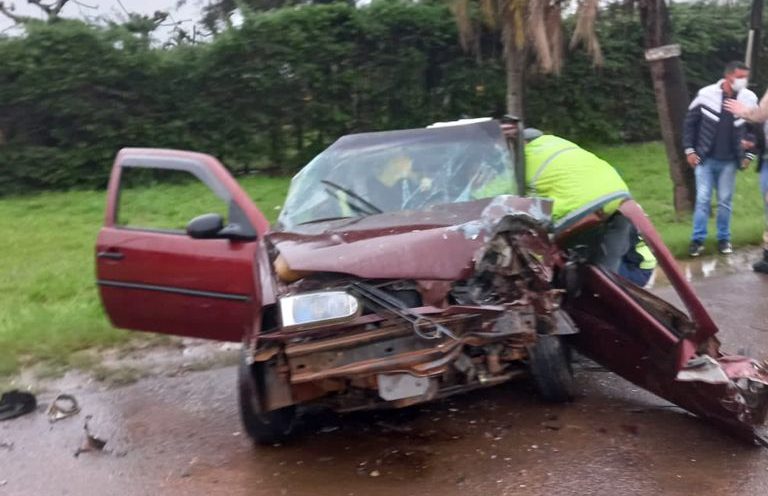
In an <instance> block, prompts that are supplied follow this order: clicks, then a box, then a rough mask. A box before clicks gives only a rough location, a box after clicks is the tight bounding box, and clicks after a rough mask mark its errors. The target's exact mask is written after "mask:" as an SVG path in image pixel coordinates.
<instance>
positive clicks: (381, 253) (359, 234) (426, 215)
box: [268, 195, 552, 280]
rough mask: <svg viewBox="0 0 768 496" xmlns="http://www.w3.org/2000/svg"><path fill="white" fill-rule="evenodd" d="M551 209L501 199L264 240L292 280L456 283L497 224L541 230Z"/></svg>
mask: <svg viewBox="0 0 768 496" xmlns="http://www.w3.org/2000/svg"><path fill="white" fill-rule="evenodd" d="M551 205H552V203H551V202H550V201H548V200H544V199H541V198H523V197H517V196H510V195H504V196H499V197H496V198H494V199H493V200H487V199H485V200H477V201H473V202H465V203H456V204H448V205H440V208H435V209H430V210H424V211H402V212H392V213H383V214H379V215H372V216H368V217H358V218H354V219H341V220H335V221H328V222H319V223H315V224H308V225H306V226H296V227H295V228H294V230H293V231H291V232H275V233H272V234H269V235H268V236H269V240H270V242H271V243H273V244H274V246H275V248H277V250H278V251H279V253H280V255H281V256H282V258H284V259H285V261H286V262H287V265H288V266H289V267H290V269H291V270H292V271H295V272H300V273H313V272H335V273H344V274H349V275H354V276H357V277H364V278H376V279H398V278H405V279H411V280H461V279H466V278H467V277H469V276H470V275H471V273H472V269H473V265H474V261H475V260H476V258H477V255H478V250H480V249H481V248H482V247H483V246H484V244H485V243H486V242H487V241H488V240H489V239H490V238H491V237H492V236H493V234H494V232H495V231H496V229H497V227H498V225H499V223H500V221H501V219H503V218H504V217H510V218H514V217H516V216H524V217H526V218H528V219H531V220H535V221H538V222H541V223H542V224H543V225H546V223H548V222H549V215H550V212H551ZM371 260H375V261H376V263H371Z"/></svg>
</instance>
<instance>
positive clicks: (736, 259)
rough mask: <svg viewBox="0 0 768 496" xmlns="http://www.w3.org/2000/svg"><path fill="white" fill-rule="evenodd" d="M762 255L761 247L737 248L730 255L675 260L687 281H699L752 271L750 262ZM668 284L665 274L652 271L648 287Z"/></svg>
mask: <svg viewBox="0 0 768 496" xmlns="http://www.w3.org/2000/svg"><path fill="white" fill-rule="evenodd" d="M761 256H762V249H759V248H748V249H743V250H737V251H735V252H734V253H732V254H731V255H717V256H711V257H700V258H684V259H680V260H678V261H677V265H678V267H680V270H681V271H682V272H683V275H684V276H685V278H686V279H687V280H688V281H689V282H695V281H701V280H703V279H710V278H713V277H720V276H726V275H731V274H738V273H744V272H751V271H752V264H753V263H755V262H756V261H757V260H758V259H759V258H760V257H761ZM665 286H669V280H668V279H667V277H666V275H664V273H663V272H662V271H660V270H658V269H656V270H655V271H654V272H653V276H651V279H650V281H648V286H647V288H648V289H653V288H661V287H665Z"/></svg>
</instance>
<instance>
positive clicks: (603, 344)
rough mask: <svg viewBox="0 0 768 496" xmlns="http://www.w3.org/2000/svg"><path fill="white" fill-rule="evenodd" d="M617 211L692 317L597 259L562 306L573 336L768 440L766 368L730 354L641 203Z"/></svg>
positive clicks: (626, 369)
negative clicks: (574, 326) (576, 331)
mask: <svg viewBox="0 0 768 496" xmlns="http://www.w3.org/2000/svg"><path fill="white" fill-rule="evenodd" d="M621 211H622V213H623V214H624V215H625V216H627V217H628V218H630V220H632V222H633V223H634V224H635V226H637V227H638V229H639V230H640V232H641V233H642V235H643V237H644V238H645V240H646V242H647V243H648V245H649V246H650V247H651V249H652V250H653V251H654V254H655V256H656V258H657V259H658V261H659V266H660V268H661V269H662V270H664V272H665V273H666V275H667V277H668V278H669V280H670V281H671V282H672V284H673V286H674V288H675V289H676V290H677V292H678V294H679V296H680V298H681V300H682V301H683V303H684V305H685V306H686V308H687V309H688V312H689V314H690V318H689V317H688V316H685V315H684V314H682V313H681V312H679V311H675V310H674V309H672V308H667V307H671V305H669V304H668V303H666V302H664V301H661V300H659V299H657V298H654V297H650V296H649V297H647V298H646V297H641V295H642V293H645V292H644V290H641V289H639V288H636V287H629V286H628V285H629V283H627V282H622V280H621V279H620V278H619V277H617V276H615V275H613V274H609V273H607V272H605V271H603V270H602V269H600V268H598V267H594V266H587V267H585V268H584V269H585V270H584V271H583V274H582V291H581V293H580V294H579V295H578V296H576V297H571V298H568V300H567V301H566V302H565V305H564V308H565V309H566V310H567V311H568V313H569V315H570V316H571V317H572V318H573V320H574V321H575V322H576V324H577V325H578V327H579V329H580V333H579V334H577V335H576V336H574V343H575V344H576V345H577V347H578V348H579V349H580V350H581V351H582V352H583V353H584V354H586V355H588V356H589V357H590V358H592V359H594V360H595V361H596V362H598V363H600V364H601V365H603V366H605V367H607V368H609V369H610V370H612V371H613V372H616V373H617V374H619V375H621V376H622V377H624V378H625V379H627V380H629V381H631V382H633V383H635V384H637V385H638V386H640V387H643V388H645V389H647V390H648V391H651V392H653V393H655V394H657V395H659V396H661V397H663V398H665V399H667V400H669V401H671V402H673V403H675V404H677V405H679V406H681V407H682V408H684V409H686V410H688V411H689V412H691V413H694V414H696V415H699V416H701V417H702V418H705V419H708V420H710V421H712V422H714V423H716V424H718V425H721V426H723V427H725V428H727V429H728V431H729V432H731V433H732V434H734V435H736V436H739V437H742V438H746V439H750V440H753V441H756V442H758V443H761V444H767V443H768V437H766V430H765V423H766V415H767V413H768V387H767V383H768V370H766V368H765V367H764V366H763V365H762V364H760V363H758V362H756V361H755V360H753V359H751V358H748V357H742V356H728V355H725V354H724V353H722V352H721V350H720V343H719V341H718V340H717V339H716V338H715V334H716V333H717V327H716V326H715V324H714V321H713V320H712V318H711V317H710V315H709V314H708V312H707V311H706V309H705V308H704V305H703V304H702V303H701V301H700V300H699V299H698V298H697V297H696V295H695V293H694V292H693V288H692V287H691V286H690V284H689V283H688V282H687V281H686V280H685V278H684V277H683V276H682V274H681V273H680V271H679V269H678V268H677V265H676V264H675V262H674V259H673V258H672V255H671V254H670V253H669V250H668V249H667V248H666V247H665V246H664V245H663V244H662V242H661V238H660V237H659V235H658V233H657V232H656V231H655V229H654V228H653V226H652V225H651V223H650V222H649V221H648V219H647V218H646V217H645V214H644V213H643V212H642V210H641V209H640V207H639V206H638V205H637V204H636V203H634V202H632V201H630V202H627V203H625V204H624V205H623V206H622V208H621Z"/></svg>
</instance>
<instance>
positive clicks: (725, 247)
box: [717, 239, 733, 255]
mask: <svg viewBox="0 0 768 496" xmlns="http://www.w3.org/2000/svg"><path fill="white" fill-rule="evenodd" d="M717 251H719V252H720V254H721V255H730V254H731V253H733V246H731V242H730V241H726V240H724V239H721V240H720V241H718V242H717Z"/></svg>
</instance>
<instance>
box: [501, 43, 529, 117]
mask: <svg viewBox="0 0 768 496" xmlns="http://www.w3.org/2000/svg"><path fill="white" fill-rule="evenodd" d="M505 63H506V69H507V112H509V113H510V114H515V115H518V116H519V117H520V118H521V119H522V118H523V84H524V79H525V49H523V48H513V47H510V48H509V49H508V50H507V56H506V57H505Z"/></svg>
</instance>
